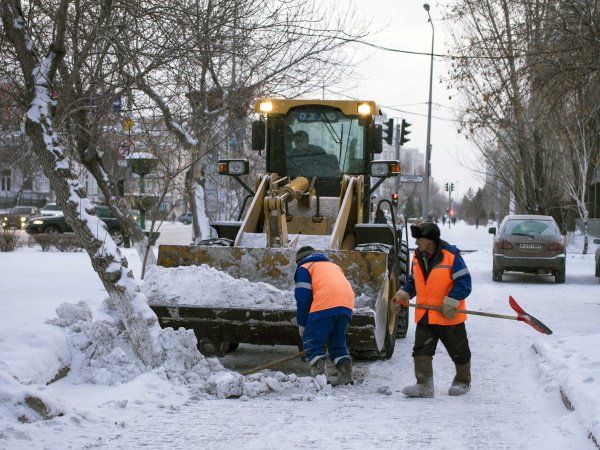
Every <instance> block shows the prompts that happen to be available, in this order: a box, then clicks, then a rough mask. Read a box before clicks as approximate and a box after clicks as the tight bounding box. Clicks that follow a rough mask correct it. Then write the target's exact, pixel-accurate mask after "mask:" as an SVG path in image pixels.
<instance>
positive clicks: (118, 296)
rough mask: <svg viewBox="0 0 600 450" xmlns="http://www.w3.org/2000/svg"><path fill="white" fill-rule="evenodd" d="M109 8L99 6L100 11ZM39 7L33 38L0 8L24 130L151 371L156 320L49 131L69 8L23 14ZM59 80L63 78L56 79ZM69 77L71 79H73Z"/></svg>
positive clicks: (18, 10)
mask: <svg viewBox="0 0 600 450" xmlns="http://www.w3.org/2000/svg"><path fill="white" fill-rule="evenodd" d="M109 3H111V2H102V6H108V5H107V4H109ZM42 6H43V8H44V10H43V20H40V21H39V22H38V24H40V25H41V23H42V22H45V24H44V25H45V26H44V27H40V28H37V29H34V30H33V31H36V32H37V33H32V32H31V31H32V30H31V29H30V26H29V25H30V23H31V22H30V20H29V19H28V16H26V15H24V13H23V9H22V5H21V3H20V1H18V0H2V1H1V2H0V7H1V10H0V12H1V15H2V25H3V30H2V31H3V32H4V33H5V34H6V36H7V40H8V43H9V44H10V46H9V47H10V49H11V56H13V57H14V61H15V64H18V67H19V68H20V73H19V76H20V77H22V78H21V79H22V81H23V84H21V85H20V86H23V88H22V93H23V97H22V98H21V102H22V105H23V106H24V107H25V109H26V110H27V115H26V122H25V130H26V132H27V135H28V136H29V138H30V139H31V142H32V146H33V147H32V148H33V151H34V152H35V154H36V155H37V157H38V159H39V161H40V164H41V167H42V170H43V172H44V174H45V175H46V177H48V179H49V180H50V186H51V187H52V190H53V191H54V193H55V194H56V197H57V203H58V204H59V206H60V207H61V209H62V210H63V211H64V213H65V219H66V221H67V223H68V224H69V225H70V226H71V228H73V230H74V232H75V233H76V235H77V236H78V238H79V240H80V242H81V243H82V244H83V245H84V249H85V251H86V252H87V253H88V255H89V257H90V260H91V262H92V266H93V267H94V270H95V271H96V272H97V273H98V276H99V278H100V280H101V281H102V284H103V286H104V288H105V289H106V291H107V293H108V294H109V296H110V298H111V300H112V301H113V303H114V305H115V308H116V310H117V314H118V317H119V319H120V320H121V321H122V322H123V324H124V326H125V328H126V330H127V332H128V334H129V337H130V339H131V341H132V343H133V346H134V348H135V349H136V351H137V353H138V355H139V356H140V358H141V360H142V361H143V362H144V363H145V364H148V365H154V364H156V363H157V362H159V361H158V360H159V358H160V357H159V353H158V351H157V348H158V346H157V342H156V339H155V338H156V333H157V330H158V329H159V325H158V322H157V320H156V316H155V315H154V313H153V312H152V311H151V310H150V308H149V306H148V304H147V301H146V298H145V297H144V296H143V294H141V293H140V291H139V288H138V286H137V284H136V282H135V280H134V278H133V275H132V273H131V271H130V270H129V269H128V264H127V260H126V259H125V257H123V256H122V255H121V253H120V251H119V249H118V247H117V246H116V245H115V243H114V242H113V240H112V239H111V237H110V234H109V233H108V231H107V229H106V227H105V225H104V223H103V222H102V221H101V220H99V219H98V217H97V216H96V214H95V208H94V206H93V204H92V203H91V202H90V201H89V200H88V199H87V198H86V192H85V189H84V188H83V186H82V185H81V184H80V183H79V181H78V180H77V177H76V176H75V174H74V172H73V171H72V170H71V169H70V168H69V164H68V160H67V157H66V155H65V151H64V148H63V146H62V145H61V144H60V136H59V135H58V134H57V132H56V131H55V128H54V119H55V116H56V114H57V113H56V112H57V110H60V107H61V102H60V100H58V101H55V100H53V97H54V94H53V86H54V83H55V82H56V81H57V76H58V75H57V73H58V70H59V66H60V65H61V64H62V61H63V60H64V58H65V55H67V48H66V46H65V43H66V36H67V33H68V30H69V27H68V22H69V18H70V17H71V15H72V11H71V10H70V9H69V7H70V2H69V1H68V0H62V1H61V2H60V3H57V4H56V5H51V6H48V5H46V4H44V5H39V4H38V3H37V2H34V3H31V4H29V5H28V7H29V9H28V12H29V13H30V14H32V13H33V12H34V11H35V12H36V14H42V13H41V12H40V11H38V10H37V9H38V8H42ZM38 17H40V16H39V15H38ZM64 75H67V74H61V76H64ZM68 75H72V76H76V74H75V73H73V74H68Z"/></svg>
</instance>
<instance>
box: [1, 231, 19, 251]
mask: <svg viewBox="0 0 600 450" xmlns="http://www.w3.org/2000/svg"><path fill="white" fill-rule="evenodd" d="M18 246H19V236H18V235H17V233H15V232H14V230H8V229H4V228H3V229H2V233H0V252H12V251H14V250H15V249H16V248H17V247H18Z"/></svg>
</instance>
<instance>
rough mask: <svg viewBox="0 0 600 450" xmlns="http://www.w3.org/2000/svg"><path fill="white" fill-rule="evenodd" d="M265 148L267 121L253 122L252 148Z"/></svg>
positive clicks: (259, 149)
mask: <svg viewBox="0 0 600 450" xmlns="http://www.w3.org/2000/svg"><path fill="white" fill-rule="evenodd" d="M264 148H265V123H264V122H263V121H262V120H255V121H254V122H252V150H258V151H261V150H264Z"/></svg>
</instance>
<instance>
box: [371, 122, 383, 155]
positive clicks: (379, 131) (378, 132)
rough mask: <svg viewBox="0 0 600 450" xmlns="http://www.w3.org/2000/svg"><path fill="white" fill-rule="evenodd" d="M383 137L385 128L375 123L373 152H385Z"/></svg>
mask: <svg viewBox="0 0 600 450" xmlns="http://www.w3.org/2000/svg"><path fill="white" fill-rule="evenodd" d="M382 139H383V128H382V126H381V125H378V124H374V125H373V153H376V154H380V153H381V152H383V144H382V143H381V140H382Z"/></svg>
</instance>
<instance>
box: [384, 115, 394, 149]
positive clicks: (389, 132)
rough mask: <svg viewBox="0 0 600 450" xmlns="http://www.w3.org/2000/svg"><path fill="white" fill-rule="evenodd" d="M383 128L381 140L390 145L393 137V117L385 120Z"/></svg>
mask: <svg viewBox="0 0 600 450" xmlns="http://www.w3.org/2000/svg"><path fill="white" fill-rule="evenodd" d="M383 124H384V126H385V128H384V129H383V132H384V133H385V137H384V138H383V140H384V141H385V142H387V143H388V145H392V140H393V138H394V119H390V120H388V121H387V122H384V123H383Z"/></svg>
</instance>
